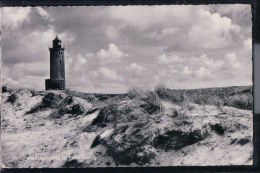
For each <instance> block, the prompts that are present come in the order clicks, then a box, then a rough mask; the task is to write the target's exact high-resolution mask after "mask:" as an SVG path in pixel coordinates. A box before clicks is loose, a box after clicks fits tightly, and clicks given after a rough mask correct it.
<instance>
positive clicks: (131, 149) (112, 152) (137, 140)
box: [105, 122, 153, 165]
mask: <svg viewBox="0 0 260 173" xmlns="http://www.w3.org/2000/svg"><path fill="white" fill-rule="evenodd" d="M146 128H147V123H145V122H143V123H138V122H136V123H135V124H133V125H132V126H131V127H128V126H127V127H126V126H122V127H120V128H117V129H116V130H115V132H114V134H113V135H111V136H110V137H109V138H108V139H106V141H105V145H106V146H107V148H108V151H107V152H108V155H109V156H111V157H112V158H113V159H114V160H115V162H116V163H120V164H126V165H129V164H131V163H137V164H145V163H147V162H149V161H150V160H151V159H152V158H153V157H152V156H153V154H152V153H150V152H153V151H152V150H151V151H147V153H145V150H147V149H146V148H145V147H144V146H145V145H149V143H150V142H151V141H152V138H153V133H152V132H151V131H149V130H147V129H146ZM126 129H128V130H127V131H128V132H127V133H125V132H124V133H122V131H125V130H126Z"/></svg>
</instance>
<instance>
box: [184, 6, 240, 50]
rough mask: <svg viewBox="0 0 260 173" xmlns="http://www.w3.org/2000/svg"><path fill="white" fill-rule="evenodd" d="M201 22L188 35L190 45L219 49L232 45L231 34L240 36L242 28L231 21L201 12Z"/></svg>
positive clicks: (217, 15)
mask: <svg viewBox="0 0 260 173" xmlns="http://www.w3.org/2000/svg"><path fill="white" fill-rule="evenodd" d="M199 15H200V21H199V22H198V23H197V24H195V25H193V26H192V27H191V29H190V31H189V33H188V39H189V43H190V44H192V45H193V46H196V47H200V48H204V49H219V48H223V47H225V46H227V45H229V44H231V43H232V38H231V34H232V33H236V34H238V33H239V32H240V30H241V28H240V27H239V26H238V25H235V24H232V21H231V19H229V18H227V17H221V16H220V15H219V14H218V13H213V14H211V13H210V12H209V11H205V10H203V9H201V10H199Z"/></svg>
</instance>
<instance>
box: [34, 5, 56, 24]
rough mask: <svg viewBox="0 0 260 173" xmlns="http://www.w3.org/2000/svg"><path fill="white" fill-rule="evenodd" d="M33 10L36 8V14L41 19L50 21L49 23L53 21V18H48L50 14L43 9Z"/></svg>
mask: <svg viewBox="0 0 260 173" xmlns="http://www.w3.org/2000/svg"><path fill="white" fill-rule="evenodd" d="M35 8H36V10H37V12H38V13H39V14H40V15H41V16H42V17H43V18H45V19H49V20H51V21H53V20H54V18H51V17H50V14H49V13H48V12H47V11H46V10H45V9H44V8H42V7H35Z"/></svg>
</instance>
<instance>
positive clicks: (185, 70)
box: [182, 66, 192, 75]
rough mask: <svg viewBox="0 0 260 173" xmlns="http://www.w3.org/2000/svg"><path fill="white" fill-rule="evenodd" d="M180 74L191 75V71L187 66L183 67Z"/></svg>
mask: <svg viewBox="0 0 260 173" xmlns="http://www.w3.org/2000/svg"><path fill="white" fill-rule="evenodd" d="M182 73H183V74H184V75H190V74H191V73H192V70H191V69H190V67H188V66H184V68H183V71H182Z"/></svg>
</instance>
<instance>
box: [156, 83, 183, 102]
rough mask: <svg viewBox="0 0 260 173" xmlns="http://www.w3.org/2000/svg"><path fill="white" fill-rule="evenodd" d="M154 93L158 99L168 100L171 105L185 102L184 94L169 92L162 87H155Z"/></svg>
mask: <svg viewBox="0 0 260 173" xmlns="http://www.w3.org/2000/svg"><path fill="white" fill-rule="evenodd" d="M155 93H156V94H157V95H158V96H159V98H161V99H166V100H169V101H171V102H172V103H181V102H184V101H186V100H187V96H186V95H185V92H184V93H181V92H177V91H174V90H170V89H168V88H166V87H165V86H164V85H158V86H156V88H155Z"/></svg>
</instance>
